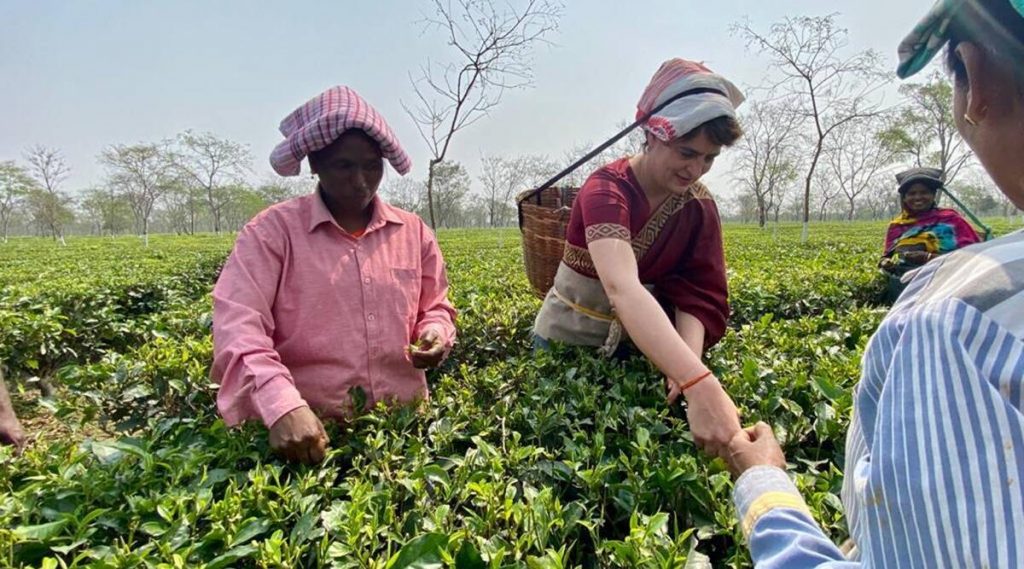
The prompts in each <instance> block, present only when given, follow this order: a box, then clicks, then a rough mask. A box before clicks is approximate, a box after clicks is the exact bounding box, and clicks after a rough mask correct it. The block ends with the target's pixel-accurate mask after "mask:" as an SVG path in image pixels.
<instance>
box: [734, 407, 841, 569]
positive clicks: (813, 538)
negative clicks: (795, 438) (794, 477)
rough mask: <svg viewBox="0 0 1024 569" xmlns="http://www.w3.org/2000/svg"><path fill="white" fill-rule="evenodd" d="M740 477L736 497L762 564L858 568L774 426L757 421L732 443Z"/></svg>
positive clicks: (768, 568)
mask: <svg viewBox="0 0 1024 569" xmlns="http://www.w3.org/2000/svg"><path fill="white" fill-rule="evenodd" d="M727 462H728V463H729V467H730V469H731V470H732V471H733V473H741V474H740V477H739V479H738V480H737V481H736V486H735V489H734V491H733V499H734V501H735V503H736V512H737V515H738V516H739V519H740V525H741V527H742V529H743V535H744V536H745V537H746V538H747V541H748V543H749V545H750V555H751V557H752V558H753V560H754V563H755V566H756V567H757V568H758V569H810V568H812V567H815V568H825V567H829V568H850V569H852V568H856V567H861V565H860V564H859V563H851V562H848V561H846V560H845V558H844V556H843V554H842V552H840V551H839V548H837V547H836V546H835V544H833V543H832V540H830V539H829V538H828V536H826V535H825V534H824V532H822V531H821V528H820V527H819V526H818V524H817V523H816V522H815V521H814V518H813V517H812V516H811V512H810V509H809V508H808V507H807V503H806V502H804V499H803V498H802V497H801V496H800V492H799V491H798V490H797V488H796V486H795V485H794V484H793V482H792V481H791V480H790V479H789V476H787V475H786V471H785V470H784V468H785V466H786V459H785V457H784V456H783V455H782V449H781V448H779V443H778V441H776V440H775V437H774V436H773V435H772V431H771V428H770V427H769V426H768V425H766V424H764V423H758V424H757V425H756V426H755V427H752V428H750V429H747V430H745V431H742V432H740V433H739V434H737V435H736V437H735V438H734V439H733V440H732V441H731V442H730V443H729V449H728V451H727Z"/></svg>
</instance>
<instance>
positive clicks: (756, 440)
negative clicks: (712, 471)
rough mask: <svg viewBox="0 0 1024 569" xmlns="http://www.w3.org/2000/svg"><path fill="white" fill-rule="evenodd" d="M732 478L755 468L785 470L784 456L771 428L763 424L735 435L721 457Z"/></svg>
mask: <svg viewBox="0 0 1024 569" xmlns="http://www.w3.org/2000/svg"><path fill="white" fill-rule="evenodd" d="M722 458H724V459H725V462H726V463H727V464H728V465H729V471H730V472H732V474H733V476H735V477H737V478H738V477H739V476H740V475H741V474H743V473H744V472H746V471H747V470H748V469H750V468H753V467H755V466H776V467H778V468H781V469H783V470H785V469H786V456H785V455H784V454H783V453H782V447H781V446H779V441H778V440H777V439H776V438H775V434H774V433H772V428H771V427H770V426H769V425H768V424H767V423H764V422H760V423H758V424H756V425H754V426H753V427H747V428H746V429H744V430H742V431H740V432H738V433H736V435H735V436H734V437H733V438H732V440H730V441H729V444H728V445H727V446H726V449H725V453H724V454H723V455H722Z"/></svg>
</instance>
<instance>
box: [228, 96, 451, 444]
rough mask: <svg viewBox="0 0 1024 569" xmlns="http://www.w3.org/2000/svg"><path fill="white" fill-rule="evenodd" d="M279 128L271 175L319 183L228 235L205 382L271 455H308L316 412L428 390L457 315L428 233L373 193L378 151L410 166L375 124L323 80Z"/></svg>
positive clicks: (378, 119)
mask: <svg viewBox="0 0 1024 569" xmlns="http://www.w3.org/2000/svg"><path fill="white" fill-rule="evenodd" d="M281 133H282V134H283V135H284V136H285V137H286V139H285V140H284V141H283V142H282V143H281V144H280V145H278V146H277V148H275V149H274V152H273V154H272V155H271V159H270V161H271V165H272V166H273V167H274V170H276V171H277V172H278V173H279V174H281V175H284V176H294V175H297V174H298V173H299V170H300V164H301V161H302V159H303V158H304V157H308V160H309V165H310V169H311V170H312V172H313V174H314V175H315V176H316V177H317V178H318V179H319V183H318V185H317V190H316V191H315V192H313V193H312V194H309V195H306V196H302V197H299V198H295V199H292V200H289V201H286V202H283V203H280V204H277V205H275V206H273V207H270V208H268V209H267V210H265V211H263V212H262V213H260V214H259V215H257V216H256V217H255V218H254V219H253V220H252V221H250V222H249V223H248V224H247V225H246V226H245V228H243V229H242V231H241V232H240V233H239V235H238V240H237V241H236V243H235V248H234V250H233V251H232V253H231V256H230V257H229V258H228V261H227V263H226V264H225V266H224V270H223V271H222V273H221V276H220V278H219V279H218V281H217V285H216V287H215V288H214V291H213V302H214V317H213V342H214V361H213V370H212V376H213V379H214V381H216V382H217V383H219V384H220V390H219V392H218V395H217V407H218V409H219V411H220V413H221V415H222V416H223V417H224V420H225V422H227V423H228V424H229V425H236V424H239V423H241V422H243V421H246V420H250V419H258V420H261V421H262V422H263V423H264V424H265V425H266V426H267V427H268V428H269V429H270V444H271V447H272V448H274V449H275V450H276V451H277V452H279V453H280V454H282V455H283V456H284V457H285V458H287V459H288V460H294V461H301V462H306V463H316V462H319V461H321V460H323V458H324V455H325V452H326V446H327V443H328V439H327V434H326V432H325V431H324V428H323V424H322V423H321V421H320V417H329V418H335V419H343V418H346V417H350V416H351V414H352V413H353V412H355V411H358V410H356V409H354V405H353V399H355V400H359V399H362V398H363V397H365V400H366V403H367V405H368V406H373V405H375V404H376V403H377V402H395V403H407V402H412V401H417V400H421V399H425V398H426V397H427V384H426V377H425V374H424V372H423V369H424V368H429V367H434V366H437V365H438V364H440V363H441V361H442V360H443V359H444V358H445V356H446V355H447V354H448V351H449V350H450V349H451V346H452V343H453V341H454V340H455V325H454V320H455V310H454V308H452V305H451V303H450V302H449V301H448V298H447V294H448V281H447V278H446V276H445V270H444V261H443V259H442V258H441V251H440V250H439V248H438V246H437V241H436V240H435V238H434V235H433V233H432V232H431V231H430V229H429V228H428V227H427V226H426V224H424V223H423V221H422V220H421V219H420V218H419V217H418V216H416V215H414V214H412V213H408V212H406V211H402V210H400V209H398V208H395V207H392V206H390V205H388V204H387V203H385V202H384V201H382V200H381V199H380V198H379V197H378V196H377V188H378V187H379V185H380V181H381V178H382V177H383V173H384V164H383V160H384V158H387V159H388V161H389V162H390V163H391V165H392V166H393V167H394V168H395V170H396V171H398V173H400V174H405V173H407V172H408V171H409V168H410V166H411V163H410V161H409V157H408V156H407V155H406V154H405V152H404V151H403V150H402V147H401V145H400V144H399V143H398V139H397V138H396V137H395V135H394V133H393V132H392V131H391V128H390V127H389V126H388V124H387V122H385V121H384V118H383V117H382V116H380V114H378V113H377V112H376V110H374V109H373V107H371V106H370V105H369V104H367V103H366V101H364V100H363V99H362V98H361V97H359V95H358V94H356V92H355V91H353V90H351V89H349V88H347V87H334V88H331V89H329V90H327V91H325V92H324V93H322V94H320V95H318V96H317V97H315V98H313V99H312V100H310V101H309V102H307V103H306V104H305V105H303V106H302V107H299V108H298V109H297V110H296V111H295V112H293V113H292V114H291V115H289V116H288V117H286V118H285V119H284V121H282V123H281ZM410 343H413V344H415V345H414V346H410ZM360 391H361V393H362V395H360V396H357V397H355V398H353V395H354V394H355V393H357V392H360Z"/></svg>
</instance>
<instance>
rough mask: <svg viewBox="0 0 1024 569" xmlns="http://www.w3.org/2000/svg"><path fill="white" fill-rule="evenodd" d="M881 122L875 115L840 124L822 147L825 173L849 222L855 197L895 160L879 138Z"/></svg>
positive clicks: (876, 180)
mask: <svg viewBox="0 0 1024 569" xmlns="http://www.w3.org/2000/svg"><path fill="white" fill-rule="evenodd" d="M884 121H885V118H884V117H882V116H881V115H879V116H876V117H866V118H864V119H860V120H856V121H850V122H847V123H844V124H843V125H842V126H840V127H838V128H837V129H836V130H835V131H834V133H833V136H832V137H831V139H830V140H829V141H828V143H827V145H826V147H825V151H824V154H825V156H826V158H827V160H826V161H827V164H828V168H827V171H828V172H830V173H831V175H832V177H833V179H834V180H835V184H836V186H838V187H839V190H840V191H841V192H842V194H843V195H844V196H845V197H846V201H847V204H848V206H849V207H848V209H847V213H846V219H847V220H850V221H852V220H853V217H854V214H855V213H856V201H857V198H858V197H859V196H860V195H861V194H863V193H864V192H866V191H867V190H868V189H870V188H871V187H872V185H874V184H875V183H876V182H878V180H879V177H880V176H881V175H882V174H884V173H886V172H887V171H888V170H889V167H890V166H891V165H892V163H893V160H894V159H895V157H896V153H895V152H894V151H893V150H892V148H891V146H889V145H887V144H884V143H883V141H882V138H881V137H880V135H879V133H880V132H881V130H882V128H883V125H884Z"/></svg>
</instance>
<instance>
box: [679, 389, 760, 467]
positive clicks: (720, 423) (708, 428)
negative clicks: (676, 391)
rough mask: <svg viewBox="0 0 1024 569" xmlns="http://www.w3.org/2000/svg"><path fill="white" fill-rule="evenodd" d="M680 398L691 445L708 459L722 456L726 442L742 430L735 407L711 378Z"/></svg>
mask: <svg viewBox="0 0 1024 569" xmlns="http://www.w3.org/2000/svg"><path fill="white" fill-rule="evenodd" d="M683 396H684V397H686V419H687V421H689V423H690V432H691V433H693V442H694V443H695V444H696V445H697V448H699V449H701V450H703V451H704V452H706V453H707V454H709V455H711V456H722V455H723V453H724V452H725V450H726V448H727V447H728V445H729V441H731V440H732V438H733V437H734V436H735V435H736V433H738V432H740V431H742V428H741V427H740V415H739V411H737V410H736V404H734V403H733V402H732V399H731V398H730V397H729V394H728V393H726V392H725V389H723V388H722V384H721V383H719V382H718V379H717V378H715V377H714V376H711V377H709V378H707V379H704V380H702V381H700V382H699V383H697V385H694V386H693V387H690V388H689V389H687V390H686V391H685V392H684V393H683ZM670 397H671V394H670Z"/></svg>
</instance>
